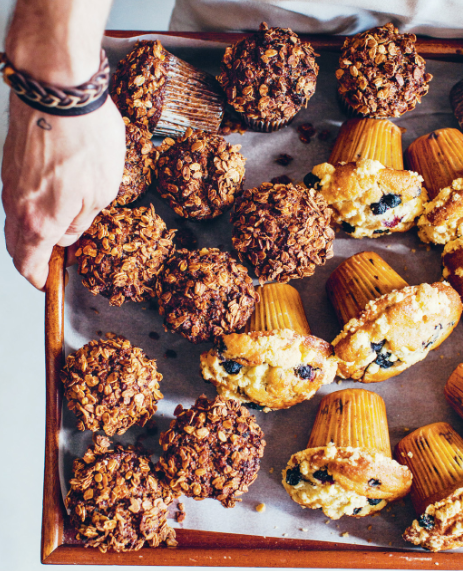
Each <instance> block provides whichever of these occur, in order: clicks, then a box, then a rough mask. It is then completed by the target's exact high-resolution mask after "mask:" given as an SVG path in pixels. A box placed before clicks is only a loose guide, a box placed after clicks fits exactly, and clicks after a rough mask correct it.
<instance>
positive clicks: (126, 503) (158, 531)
mask: <svg viewBox="0 0 463 571" xmlns="http://www.w3.org/2000/svg"><path fill="white" fill-rule="evenodd" d="M110 446H111V442H110V440H109V439H108V438H106V437H104V436H95V437H94V445H93V446H92V447H90V448H89V449H88V450H87V452H86V453H85V455H84V457H83V458H77V459H76V460H74V478H72V480H71V481H70V485H71V489H70V491H69V493H68V495H67V496H66V499H65V505H66V508H67V509H68V510H69V512H70V515H71V521H72V523H73V525H74V526H75V528H76V529H77V531H78V533H77V539H83V540H84V541H85V547H98V548H99V550H100V551H102V552H103V553H105V552H106V551H108V549H113V550H114V551H117V552H121V551H137V550H138V549H141V548H142V547H143V545H144V544H145V543H147V544H148V545H149V546H150V547H157V546H158V545H160V544H161V543H162V542H165V543H166V544H167V545H168V546H171V547H174V546H176V545H177V541H176V540H175V531H174V530H173V529H172V528H170V527H169V526H168V525H167V520H166V518H167V506H168V505H169V504H170V503H171V502H172V496H171V494H170V493H169V491H168V490H167V489H164V488H162V487H161V486H160V484H159V482H158V480H157V479H156V477H155V476H154V475H153V473H152V468H153V467H152V465H151V462H150V460H149V458H148V457H147V456H143V455H140V454H138V453H137V452H136V451H135V450H134V449H133V448H132V447H131V446H129V447H128V448H126V449H124V448H123V447H122V446H121V445H116V446H115V447H114V448H113V449H110Z"/></svg>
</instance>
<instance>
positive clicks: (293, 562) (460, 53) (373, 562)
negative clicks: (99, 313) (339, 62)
mask: <svg viewBox="0 0 463 571" xmlns="http://www.w3.org/2000/svg"><path fill="white" fill-rule="evenodd" d="M145 33H150V32H143V31H124V32H120V31H109V32H106V34H107V35H108V36H112V37H119V38H121V37H132V36H139V35H142V34H145ZM156 33H158V32H156ZM170 35H178V36H182V37H189V38H195V39H202V40H214V41H220V42H225V43H231V42H233V41H236V40H237V39H239V38H241V37H243V36H244V35H245V34H225V33H194V32H191V33H177V34H175V33H174V34H172V33H171V34H170ZM302 37H303V38H304V39H306V40H308V41H310V42H311V43H312V45H313V47H314V48H315V50H316V51H320V50H325V51H339V49H340V47H341V46H342V43H343V41H344V37H341V36H302ZM417 49H418V52H419V53H420V54H421V55H423V56H424V57H425V58H430V59H431V58H432V59H441V60H446V61H463V40H440V39H429V38H418V40H417ZM64 286H65V250H64V249H63V248H60V247H55V249H54V251H53V255H52V258H51V260H50V274H49V278H48V281H47V285H46V298H45V359H46V438H45V475H44V492H43V517H42V551H41V560H42V563H47V564H48V563H50V564H84V565H85V564H96V565H177V566H201V567H204V566H219V567H306V568H307V567H309V568H310V567H326V568H367V569H369V568H382V569H435V568H438V569H463V553H437V554H432V553H427V552H425V551H409V550H405V549H404V550H400V551H399V550H393V549H390V550H385V549H383V548H379V547H363V546H362V547H359V546H356V545H349V544H344V543H330V542H320V541H310V540H297V539H279V538H263V537H255V536H249V535H237V534H226V533H212V532H203V531H194V530H185V529H180V530H177V538H178V542H179V546H178V547H177V548H175V549H172V548H167V547H160V548H157V549H152V548H144V549H141V550H140V551H135V552H128V553H114V552H108V553H101V552H100V551H99V550H97V549H93V548H88V549H87V548H85V547H84V546H83V544H82V543H80V542H77V541H76V540H75V533H74V529H73V528H72V526H71V525H70V522H69V517H68V515H67V513H66V510H65V508H64V504H63V500H62V496H61V488H60V482H59V470H58V440H59V429H60V425H61V405H62V395H63V390H62V383H61V381H60V370H61V368H62V366H63V356H64V295H65V289H64Z"/></svg>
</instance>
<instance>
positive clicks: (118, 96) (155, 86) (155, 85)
mask: <svg viewBox="0 0 463 571" xmlns="http://www.w3.org/2000/svg"><path fill="white" fill-rule="evenodd" d="M166 55H167V52H166V51H165V50H164V48H163V47H162V45H161V42H160V41H159V40H156V41H155V42H152V41H147V40H142V41H138V42H137V43H136V44H135V47H134V48H133V50H132V51H131V52H130V53H129V54H128V55H127V57H125V58H124V59H123V60H121V61H120V62H119V65H118V66H117V70H116V73H115V74H114V76H113V82H112V88H111V97H112V98H113V100H114V103H115V104H116V106H117V108H118V109H119V111H120V112H121V114H122V115H123V116H126V117H129V119H130V120H131V121H132V122H133V123H136V124H138V125H139V126H144V127H145V128H147V129H148V130H149V131H151V132H153V131H154V129H155V127H156V125H157V123H158V121H159V117H160V116H161V111H162V94H163V86H164V84H165V82H166V77H167V67H166V64H165V59H166Z"/></svg>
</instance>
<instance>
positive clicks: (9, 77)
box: [0, 50, 109, 117]
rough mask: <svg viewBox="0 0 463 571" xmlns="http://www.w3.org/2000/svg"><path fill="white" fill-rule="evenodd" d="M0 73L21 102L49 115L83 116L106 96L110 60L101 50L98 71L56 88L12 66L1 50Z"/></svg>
mask: <svg viewBox="0 0 463 571" xmlns="http://www.w3.org/2000/svg"><path fill="white" fill-rule="evenodd" d="M0 72H1V73H3V79H4V81H5V83H6V84H7V85H9V86H10V87H11V89H12V90H13V91H14V92H15V93H16V95H17V96H18V97H19V98H20V99H21V100H22V101H24V103H26V104H27V105H29V106H30V107H33V108H34V109H38V110H39V111H43V112H44V113H48V114H50V115H61V116H65V117H72V116H76V115H85V114H87V113H91V112H92V111H95V110H96V109H98V108H99V107H101V106H102V105H103V103H104V102H105V101H106V98H107V96H108V85H109V63H108V58H107V57H106V54H105V52H104V50H101V58H100V68H99V70H98V71H97V72H96V73H95V74H94V75H93V76H92V77H91V78H90V80H89V81H87V82H86V83H82V85H78V86H76V87H58V86H56V85H53V84H51V83H47V82H45V81H38V80H37V79H34V78H33V77H31V76H30V75H29V74H28V73H26V72H24V71H18V70H17V69H15V67H14V66H13V64H12V63H11V62H10V61H9V60H8V58H7V56H6V54H4V53H0Z"/></svg>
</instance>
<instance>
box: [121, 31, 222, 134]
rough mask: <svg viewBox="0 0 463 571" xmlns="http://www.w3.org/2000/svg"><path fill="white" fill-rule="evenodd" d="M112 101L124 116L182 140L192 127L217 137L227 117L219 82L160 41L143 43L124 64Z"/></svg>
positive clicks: (145, 41)
mask: <svg viewBox="0 0 463 571" xmlns="http://www.w3.org/2000/svg"><path fill="white" fill-rule="evenodd" d="M111 97H112V98H113V100H114V103H115V104H116V106H117V107H118V109H119V111H120V112H121V114H122V115H123V116H126V117H128V118H129V119H130V120H131V121H132V122H133V123H135V124H138V125H140V126H143V127H145V128H146V129H148V131H149V132H150V133H151V134H153V135H161V136H163V135H164V136H166V135H167V136H173V137H177V136H179V135H181V134H182V133H184V132H185V131H186V130H187V129H188V127H191V128H192V129H200V130H202V131H208V132H210V133H217V131H218V130H219V127H220V122H221V121H222V116H223V111H224V106H223V95H222V93H221V92H220V87H219V85H218V84H217V82H216V81H215V79H214V78H213V77H212V76H211V75H209V74H208V73H206V72H204V71H201V70H199V69H197V68H195V67H193V66H192V65H190V64H189V63H186V62H184V61H183V60H181V59H179V58H177V57H175V56H174V55H172V54H171V53H169V52H168V51H167V50H165V49H164V48H163V47H162V45H161V42H160V41H159V40H156V41H149V40H140V41H138V42H137V43H136V44H135V46H134V48H133V49H132V51H131V52H130V53H129V54H128V55H127V56H126V57H125V58H124V59H123V60H121V61H120V62H119V65H118V67H117V70H116V73H115V74H114V76H113V81H112V87H111Z"/></svg>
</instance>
